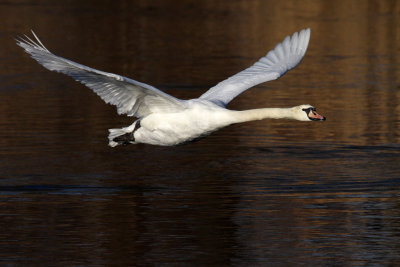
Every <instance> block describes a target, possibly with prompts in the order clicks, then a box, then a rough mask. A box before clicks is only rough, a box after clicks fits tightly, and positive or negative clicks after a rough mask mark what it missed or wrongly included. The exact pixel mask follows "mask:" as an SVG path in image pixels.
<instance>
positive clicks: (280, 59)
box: [200, 29, 310, 106]
mask: <svg viewBox="0 0 400 267" xmlns="http://www.w3.org/2000/svg"><path fill="white" fill-rule="evenodd" d="M309 40H310V29H304V30H302V31H300V33H297V32H295V33H294V34H293V35H292V36H291V37H290V36H287V37H286V38H285V39H284V40H283V41H282V43H279V44H278V45H277V46H276V47H275V48H274V49H273V50H271V51H269V52H268V53H267V55H266V56H264V57H262V58H260V59H259V60H258V61H257V62H256V63H254V65H252V66H251V67H249V68H247V69H245V70H243V71H241V72H239V73H237V74H235V75H233V76H231V77H229V78H228V79H226V80H224V81H222V82H220V83H218V84H217V85H216V86H214V87H212V88H210V89H209V90H208V91H207V92H205V93H204V94H203V95H202V96H200V98H201V99H207V100H210V101H212V102H214V103H216V104H219V105H221V106H225V105H227V104H228V103H229V102H230V101H231V100H232V99H233V98H235V97H236V96H237V95H239V94H241V93H242V92H244V91H246V90H247V89H249V88H251V87H253V86H255V85H257V84H260V83H263V82H267V81H271V80H275V79H277V78H279V77H281V76H282V75H284V74H285V73H286V72H287V71H289V70H291V69H293V68H294V67H296V66H297V65H298V64H299V63H300V62H301V60H302V59H303V57H304V54H305V53H306V50H307V47H308V42H309Z"/></svg>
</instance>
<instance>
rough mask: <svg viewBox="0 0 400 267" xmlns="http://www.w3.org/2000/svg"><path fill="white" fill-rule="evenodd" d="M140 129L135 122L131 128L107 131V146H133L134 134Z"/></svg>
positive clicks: (137, 122) (138, 124)
mask: <svg viewBox="0 0 400 267" xmlns="http://www.w3.org/2000/svg"><path fill="white" fill-rule="evenodd" d="M139 127H140V122H139V121H135V122H134V123H133V124H132V125H131V126H129V127H124V128H116V129H108V131H109V132H110V134H109V135H108V141H109V142H108V145H109V146H110V147H115V146H118V145H129V144H135V137H134V135H133V134H134V132H135V131H136V130H137V129H138V128H139Z"/></svg>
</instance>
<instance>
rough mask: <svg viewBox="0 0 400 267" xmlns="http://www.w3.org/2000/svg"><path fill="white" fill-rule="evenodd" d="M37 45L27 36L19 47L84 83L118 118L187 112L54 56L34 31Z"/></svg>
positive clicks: (166, 98) (145, 89)
mask: <svg viewBox="0 0 400 267" xmlns="http://www.w3.org/2000/svg"><path fill="white" fill-rule="evenodd" d="M32 34H33V36H34V37H35V39H36V41H33V40H32V39H31V38H29V37H28V36H25V38H20V39H18V40H17V44H18V45H19V46H21V47H22V48H23V49H25V51H26V52H27V53H28V54H30V55H31V56H32V58H33V59H35V60H36V61H37V62H39V63H40V64H41V65H43V66H44V67H45V68H47V69H49V70H52V71H56V72H61V73H64V74H66V75H68V76H71V77H72V78H73V79H75V80H76V81H78V82H81V83H83V84H84V85H86V86H87V87H89V88H90V89H92V90H93V91H94V92H95V93H96V94H97V95H99V96H100V97H101V98H102V99H103V100H104V101H105V102H106V103H109V104H112V105H115V106H117V111H118V114H127V115H128V116H135V117H138V118H141V117H144V116H146V115H148V114H150V113H153V112H159V111H164V112H166V111H174V110H181V109H184V108H185V102H184V101H182V100H179V99H177V98H175V97H173V96H170V95H168V94H166V93H164V92H162V91H160V90H158V89H156V88H154V87H152V86H150V85H148V84H144V83H141V82H138V81H135V80H132V79H129V78H126V77H123V76H120V75H116V74H112V73H107V72H103V71H99V70H96V69H92V68H89V67H87V66H84V65H81V64H78V63H75V62H73V61H71V60H68V59H65V58H62V57H59V56H56V55H54V54H52V53H51V52H50V51H49V50H47V48H46V47H45V46H44V45H43V44H42V43H41V42H40V40H39V38H38V37H37V36H36V35H35V33H34V32H33V31H32Z"/></svg>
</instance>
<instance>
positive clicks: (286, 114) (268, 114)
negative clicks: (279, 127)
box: [234, 108, 296, 123]
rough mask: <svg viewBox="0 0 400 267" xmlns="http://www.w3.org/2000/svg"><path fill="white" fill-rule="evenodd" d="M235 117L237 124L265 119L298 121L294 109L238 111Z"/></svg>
mask: <svg viewBox="0 0 400 267" xmlns="http://www.w3.org/2000/svg"><path fill="white" fill-rule="evenodd" d="M234 117H235V120H236V122H237V123H239V122H246V121H255V120H263V119H296V118H295V116H294V114H293V109H292V108H260V109H250V110H243V111H236V112H235V114H234Z"/></svg>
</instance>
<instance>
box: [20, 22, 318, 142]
mask: <svg viewBox="0 0 400 267" xmlns="http://www.w3.org/2000/svg"><path fill="white" fill-rule="evenodd" d="M32 34H33V37H34V40H33V38H29V37H28V36H26V35H25V36H24V37H22V38H19V39H17V44H18V45H19V46H20V47H22V48H23V49H24V50H25V51H26V52H27V53H28V54H30V55H31V57H32V58H33V59H35V60H36V61H37V62H39V63H40V64H41V65H43V66H44V67H45V68H47V69H49V70H51V71H56V72H61V73H63V74H66V75H69V76H71V77H72V78H73V79H75V80H76V81H78V82H81V83H82V84H84V85H86V86H87V87H89V88H90V89H92V90H93V91H94V92H95V93H96V94H97V95H99V96H100V97H101V98H102V99H103V100H104V101H105V102H106V103H109V104H112V105H115V106H117V111H118V114H126V115H127V116H134V117H136V118H137V120H136V121H134V122H133V124H132V125H130V126H128V127H125V128H120V129H109V132H110V133H109V136H108V139H109V145H110V146H111V147H115V146H117V145H121V144H137V143H146V144H152V145H161V146H174V145H178V144H182V143H185V142H188V141H191V140H193V139H196V138H199V137H203V136H206V135H208V134H210V133H212V132H214V131H216V130H218V129H221V128H223V127H225V126H228V125H231V124H234V123H240V122H246V121H253V120H262V119H268V118H270V119H294V120H299V121H323V120H325V117H323V116H321V115H319V114H318V113H317V112H316V109H315V108H314V107H313V106H311V105H300V106H296V107H290V108H260V109H251V110H244V111H235V110H229V109H227V108H226V105H227V104H228V103H229V102H230V101H231V100H232V99H233V98H235V97H236V96H237V95H239V94H241V93H242V92H244V91H245V90H247V89H249V88H251V87H253V86H255V85H257V84H260V83H263V82H267V81H271V80H275V79H277V78H279V77H280V76H282V75H283V74H285V73H286V72H287V71H289V70H290V69H292V68H294V67H296V66H297V64H299V63H300V61H301V60H302V58H303V56H304V54H305V53H306V50H307V46H308V42H309V40H310V29H304V30H302V31H300V32H299V33H297V32H296V33H294V34H293V35H292V36H291V37H290V36H287V37H286V38H285V39H284V40H283V42H282V43H279V44H278V45H277V46H276V47H275V48H274V49H273V50H271V51H270V52H269V53H268V54H267V55H266V56H264V57H262V58H260V59H259V60H258V61H257V62H256V63H255V64H254V65H252V66H250V67H248V68H247V69H245V70H243V71H241V72H239V73H237V74H235V75H233V76H232V77H230V78H228V79H226V80H224V81H222V82H220V83H218V84H217V85H216V86H214V87H212V88H210V89H209V90H208V91H207V92H205V93H204V94H203V95H201V96H200V97H199V98H196V99H190V100H181V99H178V98H175V97H173V96H171V95H168V94H166V93H164V92H162V91H160V90H158V89H157V88H155V87H153V86H151V85H148V84H145V83H141V82H138V81H135V80H132V79H129V78H126V77H123V76H120V75H116V74H112V73H107V72H103V71H99V70H96V69H92V68H89V67H87V66H84V65H81V64H79V63H75V62H73V61H71V60H68V59H65V58H62V57H59V56H56V55H54V54H53V53H51V52H50V51H49V50H48V49H47V48H46V47H45V46H44V45H43V44H42V42H41V41H40V40H39V38H38V37H37V36H36V35H35V33H34V32H33V31H32Z"/></svg>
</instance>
